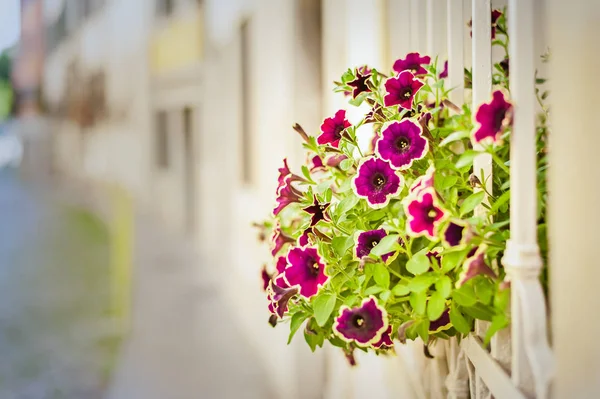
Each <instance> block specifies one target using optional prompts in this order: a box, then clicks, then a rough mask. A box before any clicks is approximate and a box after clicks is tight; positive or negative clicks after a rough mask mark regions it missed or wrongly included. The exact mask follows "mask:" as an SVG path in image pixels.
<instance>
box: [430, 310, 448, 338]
mask: <svg viewBox="0 0 600 399" xmlns="http://www.w3.org/2000/svg"><path fill="white" fill-rule="evenodd" d="M451 327H452V324H451V323H450V311H449V310H448V309H445V310H444V311H443V312H442V315H441V316H440V317H438V318H437V320H431V321H430V322H429V332H431V333H437V332H440V331H443V330H448V329H449V328H451Z"/></svg>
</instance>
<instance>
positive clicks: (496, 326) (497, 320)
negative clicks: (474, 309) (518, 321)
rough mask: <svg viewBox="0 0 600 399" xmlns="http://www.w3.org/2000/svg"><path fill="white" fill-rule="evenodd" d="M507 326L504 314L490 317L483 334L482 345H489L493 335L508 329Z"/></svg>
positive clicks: (507, 321)
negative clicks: (490, 320) (488, 324)
mask: <svg viewBox="0 0 600 399" xmlns="http://www.w3.org/2000/svg"><path fill="white" fill-rule="evenodd" d="M509 324H510V323H509V320H508V318H507V317H506V315H505V314H504V313H501V314H497V315H495V316H494V317H492V322H491V324H490V326H489V327H488V329H487V331H486V333H485V339H484V341H483V343H484V345H487V344H489V343H490V341H491V340H492V337H493V336H494V334H496V333H497V332H498V331H500V330H503V329H504V328H506V327H508V325H509Z"/></svg>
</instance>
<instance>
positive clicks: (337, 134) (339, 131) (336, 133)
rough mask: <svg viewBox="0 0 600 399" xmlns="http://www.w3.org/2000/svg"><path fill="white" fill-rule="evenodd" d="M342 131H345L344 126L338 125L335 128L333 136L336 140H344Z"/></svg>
mask: <svg viewBox="0 0 600 399" xmlns="http://www.w3.org/2000/svg"><path fill="white" fill-rule="evenodd" d="M342 130H344V126H343V125H336V126H335V129H334V130H333V136H334V137H335V139H336V140H338V139H341V138H342Z"/></svg>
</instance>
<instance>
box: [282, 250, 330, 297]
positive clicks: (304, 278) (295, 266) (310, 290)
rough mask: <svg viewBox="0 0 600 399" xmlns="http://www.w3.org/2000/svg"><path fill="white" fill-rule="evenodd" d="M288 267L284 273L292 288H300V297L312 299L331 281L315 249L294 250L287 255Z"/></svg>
mask: <svg viewBox="0 0 600 399" xmlns="http://www.w3.org/2000/svg"><path fill="white" fill-rule="evenodd" d="M287 262H288V267H287V268H286V269H285V271H284V273H283V274H284V277H285V280H286V281H287V282H288V284H289V285H290V286H298V289H299V290H300V295H302V296H303V297H306V298H310V297H312V296H314V295H316V294H317V292H319V289H320V288H321V287H322V286H323V285H324V284H325V283H326V282H327V281H328V280H329V276H327V275H326V274H325V264H324V263H323V260H322V259H321V256H320V255H319V253H318V252H317V248H315V247H303V248H292V249H290V251H289V252H288V255H287Z"/></svg>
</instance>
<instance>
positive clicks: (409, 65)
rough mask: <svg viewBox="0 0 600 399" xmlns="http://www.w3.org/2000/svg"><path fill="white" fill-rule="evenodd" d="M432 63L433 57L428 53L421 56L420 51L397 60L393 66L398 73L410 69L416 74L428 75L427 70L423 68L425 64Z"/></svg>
mask: <svg viewBox="0 0 600 399" xmlns="http://www.w3.org/2000/svg"><path fill="white" fill-rule="evenodd" d="M430 63H431V57H429V56H428V55H425V56H421V54H419V53H408V54H406V58H404V59H399V60H396V62H394V67H393V68H394V71H396V72H398V73H401V72H404V71H410V72H412V73H413V74H415V75H427V70H426V69H425V68H423V65H429V64H430Z"/></svg>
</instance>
